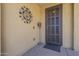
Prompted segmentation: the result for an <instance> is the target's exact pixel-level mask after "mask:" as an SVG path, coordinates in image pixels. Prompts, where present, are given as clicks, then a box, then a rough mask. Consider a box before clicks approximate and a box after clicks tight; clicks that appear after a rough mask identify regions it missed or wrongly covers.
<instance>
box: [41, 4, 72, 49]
mask: <svg viewBox="0 0 79 59" xmlns="http://www.w3.org/2000/svg"><path fill="white" fill-rule="evenodd" d="M55 5H58V4H53V3H52V4H47V5H44V6H42V7H41V9H42V10H41V15H42V16H41V22H42V29H41V42H43V43H45V8H48V7H51V6H55ZM71 22H72V19H71V4H68V3H67V4H63V10H62V26H63V27H62V30H63V36H62V38H63V47H66V48H71V40H72V39H71V38H72V36H71V34H72V32H71V31H72V28H71V26H72V23H71Z"/></svg>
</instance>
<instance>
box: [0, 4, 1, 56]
mask: <svg viewBox="0 0 79 59" xmlns="http://www.w3.org/2000/svg"><path fill="white" fill-rule="evenodd" d="M0 55H1V4H0Z"/></svg>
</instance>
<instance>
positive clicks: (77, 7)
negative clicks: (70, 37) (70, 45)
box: [74, 3, 79, 51]
mask: <svg viewBox="0 0 79 59" xmlns="http://www.w3.org/2000/svg"><path fill="white" fill-rule="evenodd" d="M74 49H75V50H76V51H79V3H78V4H77V3H76V4H74Z"/></svg>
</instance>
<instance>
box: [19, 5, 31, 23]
mask: <svg viewBox="0 0 79 59" xmlns="http://www.w3.org/2000/svg"><path fill="white" fill-rule="evenodd" d="M19 14H20V16H19V17H20V18H21V19H22V20H23V21H24V23H30V22H31V21H32V13H31V11H30V10H29V9H28V8H26V7H25V6H23V7H21V8H20V10H19Z"/></svg>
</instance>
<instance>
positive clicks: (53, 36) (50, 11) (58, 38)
mask: <svg viewBox="0 0 79 59" xmlns="http://www.w3.org/2000/svg"><path fill="white" fill-rule="evenodd" d="M45 12H46V13H45V15H46V17H45V18H46V44H52V45H62V5H57V6H54V7H50V8H47V9H46V10H45Z"/></svg>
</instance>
